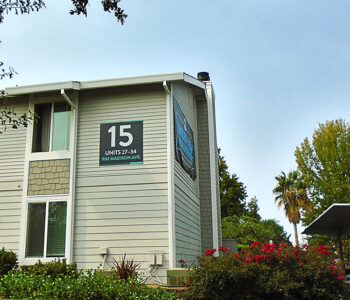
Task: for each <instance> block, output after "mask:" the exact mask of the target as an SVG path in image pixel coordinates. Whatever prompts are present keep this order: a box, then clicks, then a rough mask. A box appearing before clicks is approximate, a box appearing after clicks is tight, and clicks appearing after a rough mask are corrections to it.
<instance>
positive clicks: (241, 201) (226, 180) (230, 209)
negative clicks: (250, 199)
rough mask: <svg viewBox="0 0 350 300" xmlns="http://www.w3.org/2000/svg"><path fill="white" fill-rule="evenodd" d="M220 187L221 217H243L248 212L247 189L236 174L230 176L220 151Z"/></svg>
mask: <svg viewBox="0 0 350 300" xmlns="http://www.w3.org/2000/svg"><path fill="white" fill-rule="evenodd" d="M219 186H220V203H221V217H222V218H224V217H227V216H234V215H239V216H240V215H242V214H244V213H246V212H247V209H246V200H245V199H246V198H247V192H246V187H245V186H244V184H243V183H242V182H240V181H239V178H238V176H237V175H236V174H232V175H230V173H229V172H228V166H227V164H226V161H225V160H224V158H223V157H222V156H221V155H220V150H219Z"/></svg>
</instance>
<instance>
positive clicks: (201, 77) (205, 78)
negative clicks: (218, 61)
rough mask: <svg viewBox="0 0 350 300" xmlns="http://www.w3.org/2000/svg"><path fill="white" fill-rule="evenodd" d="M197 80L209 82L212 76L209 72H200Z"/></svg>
mask: <svg viewBox="0 0 350 300" xmlns="http://www.w3.org/2000/svg"><path fill="white" fill-rule="evenodd" d="M197 79H198V80H200V81H209V80H210V76H209V73H208V72H199V73H197Z"/></svg>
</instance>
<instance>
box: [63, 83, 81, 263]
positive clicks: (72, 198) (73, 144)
mask: <svg viewBox="0 0 350 300" xmlns="http://www.w3.org/2000/svg"><path fill="white" fill-rule="evenodd" d="M74 84H75V85H77V84H78V83H77V82H73V90H75V93H74V98H75V99H76V101H75V103H74V102H73V101H72V99H71V98H70V97H69V96H68V95H67V94H66V92H65V90H64V89H61V95H62V97H63V98H64V99H65V100H66V101H67V103H68V104H69V105H70V107H71V110H72V117H73V120H72V123H71V125H72V126H73V132H71V137H70V145H71V146H70V150H71V155H70V160H71V166H70V176H69V185H70V186H69V190H70V197H69V198H70V199H69V202H68V203H67V213H68V212H69V214H70V218H68V222H67V225H66V226H67V231H68V233H67V240H68V241H69V244H68V245H69V249H67V254H66V257H67V262H68V263H72V262H73V255H74V253H73V249H74V202H75V172H76V149H77V128H78V104H79V95H78V90H79V86H76V87H75V86H74Z"/></svg>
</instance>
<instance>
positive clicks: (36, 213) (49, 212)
mask: <svg viewBox="0 0 350 300" xmlns="http://www.w3.org/2000/svg"><path fill="white" fill-rule="evenodd" d="M66 219H67V202H66V201H47V202H39V203H28V220H27V241H26V255H25V256H26V257H43V258H46V257H64V256H65V248H66V247H65V246H66Z"/></svg>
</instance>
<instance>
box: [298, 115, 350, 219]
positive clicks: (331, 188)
mask: <svg viewBox="0 0 350 300" xmlns="http://www.w3.org/2000/svg"><path fill="white" fill-rule="evenodd" d="M295 157H296V161H297V164H298V169H299V170H300V172H301V173H302V174H303V176H304V179H305V182H306V184H307V190H308V194H309V196H310V199H311V201H312V202H313V207H312V208H311V209H310V210H308V211H305V212H304V213H303V223H304V224H306V225H308V224H310V223H311V222H312V221H313V220H314V219H315V218H317V217H318V216H319V215H320V214H321V213H322V212H324V211H325V210H326V209H327V208H328V207H329V206H330V205H332V204H333V203H339V202H343V203H344V202H345V203H349V202H350V124H349V123H347V122H346V121H345V120H342V119H338V120H335V121H329V122H326V123H325V124H319V127H318V129H316V130H315V131H314V133H313V136H312V143H310V142H309V140H308V138H306V139H305V140H304V141H303V142H302V143H301V145H300V147H297V148H296V151H295Z"/></svg>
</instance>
